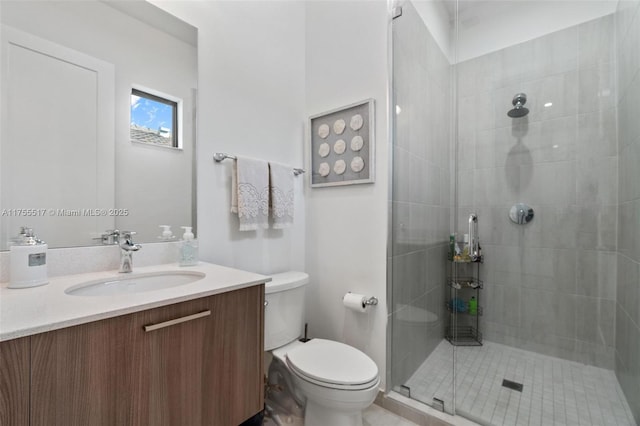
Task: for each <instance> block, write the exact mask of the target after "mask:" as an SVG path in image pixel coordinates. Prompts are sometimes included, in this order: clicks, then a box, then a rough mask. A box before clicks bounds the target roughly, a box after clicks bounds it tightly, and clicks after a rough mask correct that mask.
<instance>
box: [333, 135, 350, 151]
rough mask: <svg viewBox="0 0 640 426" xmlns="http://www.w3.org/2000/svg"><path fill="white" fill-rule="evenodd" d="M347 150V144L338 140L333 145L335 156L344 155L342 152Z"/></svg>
mask: <svg viewBox="0 0 640 426" xmlns="http://www.w3.org/2000/svg"><path fill="white" fill-rule="evenodd" d="M346 149H347V144H346V143H345V142H344V141H343V140H342V139H338V140H337V141H336V143H335V144H334V145H333V151H334V152H335V153H336V154H338V155H339V154H344V151H345V150H346Z"/></svg>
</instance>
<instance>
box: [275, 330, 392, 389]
mask: <svg viewBox="0 0 640 426" xmlns="http://www.w3.org/2000/svg"><path fill="white" fill-rule="evenodd" d="M286 362H287V365H288V366H289V368H290V369H291V371H292V372H294V373H295V374H296V375H298V376H299V377H300V378H301V379H303V380H306V381H308V382H311V383H314V384H316V385H319V386H323V387H327V388H331V389H343V390H354V391H355V390H363V389H369V388H371V387H372V386H377V384H378V383H379V381H380V378H379V376H378V366H377V365H376V364H375V362H373V360H372V359H371V358H369V357H368V356H367V355H366V354H364V353H363V352H361V351H359V350H358V349H356V348H354V347H351V346H349V345H345V344H344V343H340V342H334V341H331V340H324V339H313V340H310V341H309V342H307V343H305V344H303V345H297V346H296V347H294V348H292V349H291V350H290V351H287V355H286Z"/></svg>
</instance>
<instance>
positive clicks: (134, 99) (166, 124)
mask: <svg viewBox="0 0 640 426" xmlns="http://www.w3.org/2000/svg"><path fill="white" fill-rule="evenodd" d="M131 125H132V126H134V125H135V126H138V127H145V128H147V129H150V130H156V131H160V130H161V128H162V132H161V134H162V136H165V137H170V136H171V135H172V134H173V107H172V106H171V105H167V104H164V103H162V102H157V101H154V100H152V99H146V98H143V97H140V96H137V95H134V94H132V95H131Z"/></svg>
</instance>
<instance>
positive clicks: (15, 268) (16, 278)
mask: <svg viewBox="0 0 640 426" xmlns="http://www.w3.org/2000/svg"><path fill="white" fill-rule="evenodd" d="M9 252H10V254H9V257H10V258H11V260H10V269H9V275H10V276H9V285H8V287H9V288H28V287H37V286H40V285H45V284H48V283H49V278H48V276H47V244H46V243H45V242H44V241H41V240H39V239H38V238H37V237H36V236H35V235H34V234H33V230H32V229H31V228H29V227H26V226H23V227H22V228H21V231H20V234H19V235H18V236H17V237H15V238H13V240H12V243H11V246H10V247H9Z"/></svg>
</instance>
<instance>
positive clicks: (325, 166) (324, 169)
mask: <svg viewBox="0 0 640 426" xmlns="http://www.w3.org/2000/svg"><path fill="white" fill-rule="evenodd" d="M330 172H331V167H329V163H320V167H318V173H319V174H320V176H322V177H327V176H329V173H330Z"/></svg>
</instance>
